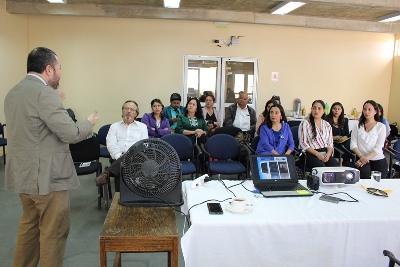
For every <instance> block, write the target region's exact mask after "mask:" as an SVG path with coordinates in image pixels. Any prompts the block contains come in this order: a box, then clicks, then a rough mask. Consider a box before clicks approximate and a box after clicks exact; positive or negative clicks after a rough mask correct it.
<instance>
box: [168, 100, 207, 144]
mask: <svg viewBox="0 0 400 267" xmlns="http://www.w3.org/2000/svg"><path fill="white" fill-rule="evenodd" d="M175 133H179V134H184V135H186V136H187V137H189V138H190V140H191V141H192V143H193V144H194V143H196V142H197V140H198V139H199V138H200V139H199V142H204V141H205V136H206V135H207V133H208V126H207V123H206V121H205V120H204V117H203V110H202V108H201V106H200V101H199V99H197V98H195V97H193V98H190V99H189V101H188V102H187V104H186V109H185V113H184V114H183V115H179V116H178V123H177V125H176V128H175Z"/></svg>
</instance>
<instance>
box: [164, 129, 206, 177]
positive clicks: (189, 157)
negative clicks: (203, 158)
mask: <svg viewBox="0 0 400 267" xmlns="http://www.w3.org/2000/svg"><path fill="white" fill-rule="evenodd" d="M161 140H163V141H165V142H167V143H168V144H170V145H171V146H172V147H173V148H174V149H175V150H176V152H177V153H178V156H179V159H180V161H181V166H182V175H187V174H192V175H193V174H195V175H196V177H198V176H199V166H200V161H199V160H200V155H201V153H202V152H201V149H200V147H199V146H198V145H197V144H192V141H190V139H189V138H188V137H187V136H185V135H183V134H167V135H164V136H162V137H161ZM192 178H193V176H192Z"/></svg>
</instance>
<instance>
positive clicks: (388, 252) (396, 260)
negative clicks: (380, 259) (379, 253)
mask: <svg viewBox="0 0 400 267" xmlns="http://www.w3.org/2000/svg"><path fill="white" fill-rule="evenodd" d="M383 255H384V256H387V257H389V259H390V262H389V266H394V263H396V264H397V265H400V261H399V260H398V259H397V258H396V257H395V256H394V255H393V253H392V252H390V251H389V250H384V251H383Z"/></svg>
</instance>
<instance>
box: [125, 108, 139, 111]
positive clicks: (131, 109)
mask: <svg viewBox="0 0 400 267" xmlns="http://www.w3.org/2000/svg"><path fill="white" fill-rule="evenodd" d="M124 110H125V111H137V109H134V108H124Z"/></svg>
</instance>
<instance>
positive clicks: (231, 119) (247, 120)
mask: <svg viewBox="0 0 400 267" xmlns="http://www.w3.org/2000/svg"><path fill="white" fill-rule="evenodd" d="M248 101H249V97H248V95H247V93H245V92H243V91H240V92H239V98H238V101H237V103H235V104H232V105H230V106H229V107H228V109H227V111H226V114H225V120H224V126H235V127H237V128H240V129H242V131H243V132H248V131H250V129H253V128H254V127H255V125H256V122H257V116H256V111H255V110H254V109H253V108H252V107H249V106H248V105H247V103H248ZM238 107H239V108H238ZM254 129H255V128H254Z"/></svg>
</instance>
